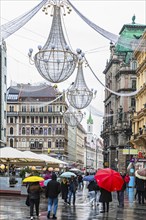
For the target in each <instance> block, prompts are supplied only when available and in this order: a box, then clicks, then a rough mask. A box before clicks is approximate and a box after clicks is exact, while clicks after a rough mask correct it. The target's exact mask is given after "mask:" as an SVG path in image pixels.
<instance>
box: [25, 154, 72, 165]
mask: <svg viewBox="0 0 146 220" xmlns="http://www.w3.org/2000/svg"><path fill="white" fill-rule="evenodd" d="M24 153H25V154H26V155H31V156H32V157H34V158H35V159H40V160H42V161H45V162H46V163H51V164H64V165H67V164H68V163H66V162H64V161H62V160H59V159H56V158H54V157H51V156H48V155H46V154H36V153H33V152H31V151H24Z"/></svg>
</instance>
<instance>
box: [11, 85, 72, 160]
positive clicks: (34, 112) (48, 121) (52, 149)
mask: <svg viewBox="0 0 146 220" xmlns="http://www.w3.org/2000/svg"><path fill="white" fill-rule="evenodd" d="M66 109H67V104H66V102H65V97H64V95H62V94H61V93H60V92H59V91H58V89H57V88H54V87H52V86H49V85H43V86H41V85H40V86H38V87H37V86H32V85H30V84H28V85H24V84H19V85H18V84H17V85H16V86H10V87H9V88H8V91H7V145H8V146H10V147H15V148H17V149H19V150H23V151H24V150H30V151H33V152H37V153H46V154H48V153H49V154H50V155H51V156H54V157H58V158H60V159H64V160H66V159H67V142H68V129H67V124H66V123H65V122H64V119H63V115H62V112H64V111H66Z"/></svg>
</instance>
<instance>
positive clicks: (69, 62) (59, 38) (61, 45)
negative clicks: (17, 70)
mask: <svg viewBox="0 0 146 220" xmlns="http://www.w3.org/2000/svg"><path fill="white" fill-rule="evenodd" d="M50 6H52V7H53V13H52V14H51V16H53V20H52V26H51V30H50V34H49V37H48V39H47V41H46V43H45V45H44V46H43V47H41V46H38V50H39V51H38V52H37V53H36V54H35V56H34V58H32V53H33V49H29V53H28V56H29V60H30V63H31V64H35V66H36V68H37V70H38V72H39V73H40V75H41V76H42V77H43V78H44V79H46V80H48V81H49V82H52V83H60V82H63V81H65V80H66V79H68V78H69V77H70V76H71V74H72V73H73V71H74V69H75V67H76V63H77V55H76V54H75V53H74V52H72V50H71V49H70V47H69V45H68V44H67V42H66V40H65V37H64V33H63V28H62V22H61V8H62V9H63V11H64V15H66V14H65V8H64V7H65V6H66V9H67V11H68V13H70V12H71V9H70V7H69V6H68V5H67V3H66V1H61V0H49V1H48V2H47V3H46V5H45V6H44V8H43V11H44V12H45V14H48V12H47V10H48V8H49V7H50Z"/></svg>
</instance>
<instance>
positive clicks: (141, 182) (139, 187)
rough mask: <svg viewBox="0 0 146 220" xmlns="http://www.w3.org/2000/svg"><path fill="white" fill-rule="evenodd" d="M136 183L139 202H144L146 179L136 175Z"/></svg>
mask: <svg viewBox="0 0 146 220" xmlns="http://www.w3.org/2000/svg"><path fill="white" fill-rule="evenodd" d="M135 185H136V191H137V194H138V203H139V204H141V203H142V204H144V193H145V186H146V180H143V179H140V178H138V177H136V179H135Z"/></svg>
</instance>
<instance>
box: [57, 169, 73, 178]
mask: <svg viewBox="0 0 146 220" xmlns="http://www.w3.org/2000/svg"><path fill="white" fill-rule="evenodd" d="M71 176H74V177H76V176H77V175H76V174H75V173H72V172H69V171H68V172H64V173H62V174H61V175H60V177H65V178H71Z"/></svg>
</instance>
